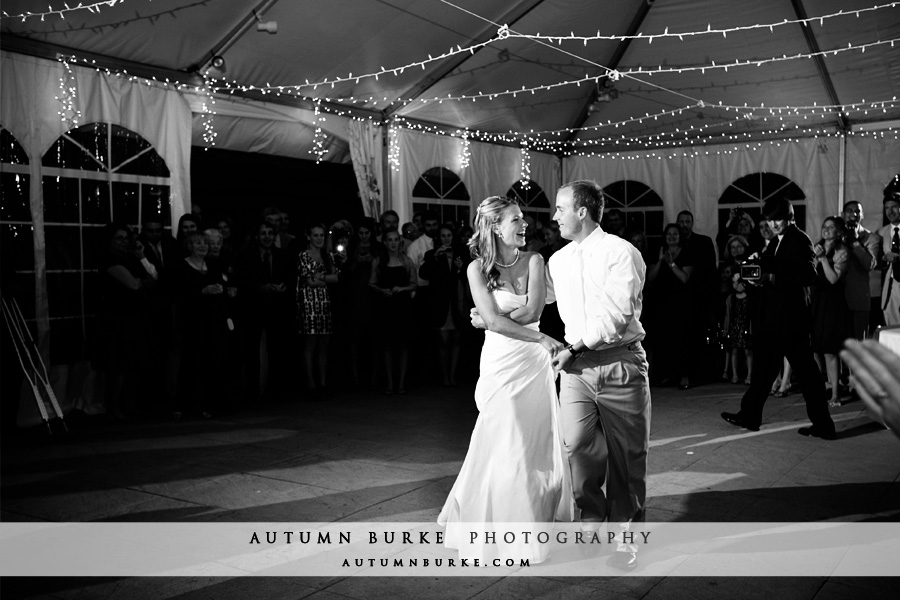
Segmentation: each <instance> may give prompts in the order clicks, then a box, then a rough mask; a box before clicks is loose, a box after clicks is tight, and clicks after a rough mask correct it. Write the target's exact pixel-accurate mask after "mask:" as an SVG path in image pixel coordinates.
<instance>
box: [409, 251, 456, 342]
mask: <svg viewBox="0 0 900 600" xmlns="http://www.w3.org/2000/svg"><path fill="white" fill-rule="evenodd" d="M436 252H437V251H436V250H429V251H428V252H426V253H425V256H424V258H423V259H422V266H421V267H420V268H419V277H421V278H422V279H425V280H427V281H428V287H429V288H430V293H429V307H428V325H429V326H430V327H432V328H434V329H443V330H454V329H455V330H459V329H462V326H463V325H464V322H463V314H462V313H463V311H464V310H465V309H464V307H465V298H464V295H465V288H464V285H463V280H464V278H465V271H462V270H461V269H460V268H459V267H457V266H456V261H455V257H460V258H461V254H462V252H461V251H460V250H459V249H458V248H455V247H454V248H451V249H450V251H449V252H448V254H447V256H444V255H441V256H438V255H437V253H436ZM448 257H449V259H448Z"/></svg>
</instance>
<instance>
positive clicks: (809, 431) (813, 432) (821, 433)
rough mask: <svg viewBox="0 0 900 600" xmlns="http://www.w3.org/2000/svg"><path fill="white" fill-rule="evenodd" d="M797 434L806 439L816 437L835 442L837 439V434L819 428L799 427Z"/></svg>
mask: <svg viewBox="0 0 900 600" xmlns="http://www.w3.org/2000/svg"><path fill="white" fill-rule="evenodd" d="M797 433H799V434H800V435H803V436H806V437H817V438H821V439H823V440H835V439H837V434H836V433H835V431H834V429H822V428H820V427H816V426H815V425H813V426H812V427H801V428H800V429H798V430H797Z"/></svg>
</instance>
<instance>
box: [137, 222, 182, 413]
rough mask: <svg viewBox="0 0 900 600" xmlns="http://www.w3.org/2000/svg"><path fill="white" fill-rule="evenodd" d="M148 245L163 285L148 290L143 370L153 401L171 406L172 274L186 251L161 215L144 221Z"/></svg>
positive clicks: (147, 251)
mask: <svg viewBox="0 0 900 600" xmlns="http://www.w3.org/2000/svg"><path fill="white" fill-rule="evenodd" d="M139 238H140V241H141V243H142V244H143V246H144V257H145V258H146V259H147V261H148V262H149V263H150V264H151V265H153V267H154V268H155V269H156V272H157V274H158V275H159V280H158V281H159V285H157V286H155V287H153V288H151V289H149V290H148V292H147V293H148V295H149V297H148V301H149V306H150V312H149V314H148V319H149V321H150V326H149V327H148V328H147V334H148V335H147V341H146V352H147V353H146V357H147V358H146V360H145V361H143V362H142V364H141V369H142V372H143V373H144V375H146V377H143V378H142V381H148V382H150V383H149V385H148V386H146V389H145V390H144V391H145V393H146V394H147V396H149V398H148V399H149V400H150V402H152V403H153V404H157V405H160V406H162V405H167V404H168V402H167V400H166V399H167V397H168V398H174V397H175V385H176V377H177V373H178V358H177V355H176V352H175V329H174V328H175V321H174V317H173V312H172V310H173V299H172V289H171V286H170V281H171V278H170V276H169V274H170V273H172V272H174V270H175V267H176V265H177V264H178V262H179V261H182V260H184V249H183V248H182V247H181V244H179V243H178V242H177V241H175V238H174V237H172V234H171V233H169V232H168V231H166V229H165V223H163V219H162V218H161V217H160V216H158V215H152V216H148V217H145V218H144V221H143V223H142V224H141V235H140V236H139Z"/></svg>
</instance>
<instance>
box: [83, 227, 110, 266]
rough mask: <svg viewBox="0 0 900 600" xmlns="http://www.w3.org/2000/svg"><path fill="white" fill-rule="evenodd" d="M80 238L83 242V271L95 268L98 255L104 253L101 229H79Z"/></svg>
mask: <svg viewBox="0 0 900 600" xmlns="http://www.w3.org/2000/svg"><path fill="white" fill-rule="evenodd" d="M81 236H82V239H83V240H84V267H83V268H84V270H85V271H89V270H93V269H96V268H97V265H98V264H99V260H100V255H101V253H102V252H105V251H106V248H104V247H103V227H91V226H89V225H85V226H84V227H82V228H81Z"/></svg>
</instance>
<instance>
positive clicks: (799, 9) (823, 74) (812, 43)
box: [791, 0, 850, 133]
mask: <svg viewBox="0 0 900 600" xmlns="http://www.w3.org/2000/svg"><path fill="white" fill-rule="evenodd" d="M791 5H792V6H793V7H794V14H796V15H797V18H798V19H808V18H809V15H808V14H807V13H806V7H805V6H803V0H791ZM800 29H801V30H802V31H803V37H804V38H806V45H807V46H808V47H809V51H810V52H812V53H813V54H815V56H814V57H813V60H815V61H816V69H817V70H818V71H819V77H820V78H821V80H822V85H823V86H824V87H825V92H826V93H827V94H828V98H829V100H831V103H832V104H836V105H839V104H841V101H840V100H839V99H838V95H837V90H835V89H834V83H833V82H832V81H831V75H830V74H829V73H828V68H827V67H826V66H825V59H824V58H822V55H821V54H819V53H820V52H821V49H820V48H819V42H818V40H816V36H815V34H813V32H812V29H810V27H809V24H808V23H806V22H804V23H800ZM835 118H836V120H837V125H838V127H839V128H840V130H841V131H842V132H844V133H846V132H847V131H849V130H850V123H849V122H848V121H847V116H846V115H845V114H844V113H842V112H838V113H836V115H835Z"/></svg>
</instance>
